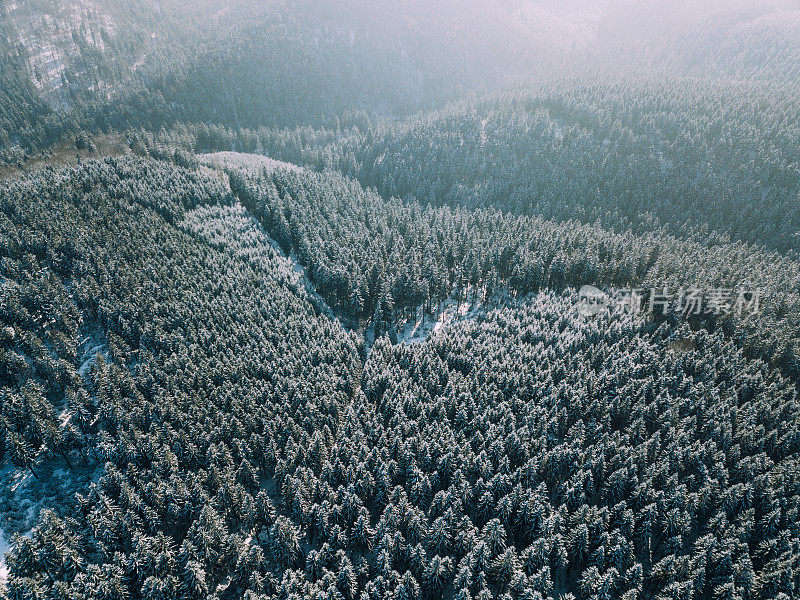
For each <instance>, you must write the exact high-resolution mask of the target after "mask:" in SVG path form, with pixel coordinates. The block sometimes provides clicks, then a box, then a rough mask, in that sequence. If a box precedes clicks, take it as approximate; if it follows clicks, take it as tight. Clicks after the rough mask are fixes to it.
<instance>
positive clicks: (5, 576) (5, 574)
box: [0, 528, 11, 590]
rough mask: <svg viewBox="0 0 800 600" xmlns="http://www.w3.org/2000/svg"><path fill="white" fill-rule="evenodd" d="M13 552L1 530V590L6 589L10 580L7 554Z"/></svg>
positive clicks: (0, 529)
mask: <svg viewBox="0 0 800 600" xmlns="http://www.w3.org/2000/svg"><path fill="white" fill-rule="evenodd" d="M9 550H11V544H10V543H9V542H8V540H7V539H6V536H5V534H4V533H3V529H2V528H0V590H2V589H3V587H5V584H6V580H7V579H8V567H6V553H7V552H8V551H9Z"/></svg>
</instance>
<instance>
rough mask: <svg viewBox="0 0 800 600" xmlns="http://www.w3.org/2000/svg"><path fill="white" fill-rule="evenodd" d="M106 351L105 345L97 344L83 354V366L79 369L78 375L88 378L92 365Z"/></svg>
mask: <svg viewBox="0 0 800 600" xmlns="http://www.w3.org/2000/svg"><path fill="white" fill-rule="evenodd" d="M104 349H105V344H96V345H95V346H92V347H91V348H89V349H88V350H86V351H85V352H84V353H83V357H82V360H83V362H82V363H81V366H80V367H78V374H79V375H80V376H81V377H86V374H87V373H88V372H89V369H90V368H91V367H92V363H93V362H94V361H95V359H96V358H97V355H98V354H100V353H102V352H103V350H104Z"/></svg>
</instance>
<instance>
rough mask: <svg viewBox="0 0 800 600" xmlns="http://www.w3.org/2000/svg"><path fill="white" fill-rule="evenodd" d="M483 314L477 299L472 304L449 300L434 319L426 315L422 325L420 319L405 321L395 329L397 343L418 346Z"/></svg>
mask: <svg viewBox="0 0 800 600" xmlns="http://www.w3.org/2000/svg"><path fill="white" fill-rule="evenodd" d="M481 314H484V306H483V303H482V302H481V301H480V300H479V299H478V300H476V301H475V302H474V303H472V302H462V303H461V304H459V303H458V302H457V300H456V299H454V298H450V299H449V300H447V301H446V302H445V303H444V304H443V305H442V307H441V310H440V311H439V312H438V313H437V314H436V316H435V317H431V316H429V315H426V317H425V319H424V323H423V319H422V317H417V319H416V321H414V322H410V321H406V322H405V323H402V324H401V325H400V326H399V327H398V329H397V342H398V343H401V344H420V343H422V342H424V341H425V340H427V339H428V338H429V337H430V336H431V335H436V334H438V333H439V332H440V331H442V330H444V329H446V328H448V327H450V326H452V325H454V324H456V323H460V322H465V321H470V320H473V319H475V318H476V317H477V316H479V315H481Z"/></svg>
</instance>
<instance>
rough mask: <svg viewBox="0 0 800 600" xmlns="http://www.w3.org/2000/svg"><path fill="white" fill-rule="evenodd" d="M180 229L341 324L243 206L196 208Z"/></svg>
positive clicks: (295, 264)
mask: <svg viewBox="0 0 800 600" xmlns="http://www.w3.org/2000/svg"><path fill="white" fill-rule="evenodd" d="M244 156H251V155H244ZM267 160H270V159H267ZM181 228H182V229H183V230H184V231H187V232H189V233H191V234H192V235H195V236H197V237H199V238H201V239H203V240H205V241H206V242H207V243H208V244H211V245H212V246H215V247H217V248H223V247H224V248H227V249H229V250H230V251H233V252H236V254H238V255H239V256H241V257H242V258H245V259H246V260H247V261H248V262H250V263H251V264H252V265H254V266H259V267H261V268H262V269H263V271H264V272H265V273H269V274H272V276H274V277H275V278H276V279H278V280H279V281H282V282H283V283H286V284H288V285H289V286H290V287H291V289H292V290H294V291H296V292H297V293H298V294H299V295H300V296H301V297H304V298H306V299H312V300H313V301H314V303H315V304H316V305H317V306H321V307H324V308H325V309H326V312H327V314H328V316H329V317H330V318H332V319H333V320H334V321H337V322H339V323H340V324H341V322H340V321H339V319H337V318H336V317H335V315H334V314H333V312H332V311H331V310H330V308H329V307H328V305H327V303H326V302H325V300H324V299H323V298H322V296H320V295H319V294H318V293H317V291H316V289H315V288H314V285H313V284H312V283H311V281H310V280H309V279H308V276H307V274H306V270H305V268H304V267H303V265H301V264H300V262H299V261H298V260H297V257H295V256H294V255H289V256H287V255H286V254H285V253H284V252H283V249H282V248H281V247H280V246H279V245H278V243H277V242H276V241H275V240H273V239H272V238H271V237H270V236H269V234H268V233H267V232H266V230H265V229H264V228H263V227H262V226H261V224H260V223H259V222H258V220H257V219H256V218H255V217H254V216H253V215H252V214H250V212H249V211H248V210H247V209H246V208H245V207H244V206H242V205H241V204H238V203H237V204H235V205H233V206H201V207H199V208H196V209H194V210H192V211H189V212H187V213H186V215H185V216H184V220H183V222H182V223H181ZM276 267H277V268H276Z"/></svg>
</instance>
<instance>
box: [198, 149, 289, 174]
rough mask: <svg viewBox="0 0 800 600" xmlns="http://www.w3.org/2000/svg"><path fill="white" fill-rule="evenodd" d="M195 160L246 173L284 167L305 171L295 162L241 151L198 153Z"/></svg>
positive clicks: (258, 172) (285, 168) (257, 172)
mask: <svg viewBox="0 0 800 600" xmlns="http://www.w3.org/2000/svg"><path fill="white" fill-rule="evenodd" d="M197 160H199V161H200V163H201V164H204V165H207V166H211V167H223V168H235V169H239V170H241V171H243V172H244V173H246V174H248V175H259V174H260V173H261V172H262V171H263V170H264V169H266V170H268V171H274V170H278V169H284V170H287V171H294V172H296V173H302V172H304V171H305V169H304V168H303V167H299V166H297V165H295V164H292V163H288V162H283V161H282V160H275V159H274V158H269V157H268V156H260V155H258V154H245V153H243V152H214V153H212V154H199V155H198V156H197Z"/></svg>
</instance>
